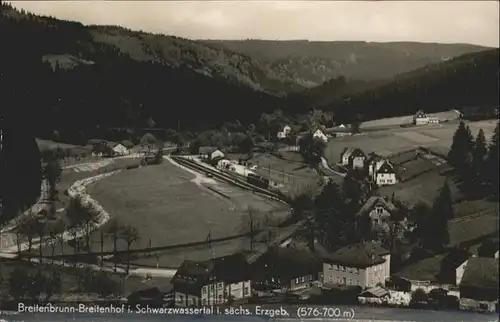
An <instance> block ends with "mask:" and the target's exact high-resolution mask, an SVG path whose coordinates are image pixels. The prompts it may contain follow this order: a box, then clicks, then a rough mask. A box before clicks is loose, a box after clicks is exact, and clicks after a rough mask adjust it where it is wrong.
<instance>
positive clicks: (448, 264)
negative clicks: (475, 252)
mask: <svg viewBox="0 0 500 322" xmlns="http://www.w3.org/2000/svg"><path fill="white" fill-rule="evenodd" d="M469 257H470V253H469V252H466V251H463V250H459V249H454V250H451V251H450V252H448V253H446V254H439V255H436V256H433V257H430V258H426V259H423V260H421V261H418V262H416V263H413V264H410V265H408V266H406V267H404V268H403V269H402V270H401V271H399V272H397V273H395V274H394V276H395V277H396V278H402V279H404V280H406V281H408V282H410V283H411V286H410V289H411V291H415V290H416V289H418V288H421V289H423V290H424V291H426V292H429V291H430V290H433V289H437V288H439V289H446V290H454V289H456V287H457V286H458V285H459V284H460V283H461V281H462V277H463V275H464V270H465V267H466V265H467V261H468V259H469Z"/></svg>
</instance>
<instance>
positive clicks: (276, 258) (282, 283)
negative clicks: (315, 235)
mask: <svg viewBox="0 0 500 322" xmlns="http://www.w3.org/2000/svg"><path fill="white" fill-rule="evenodd" d="M252 271H253V272H254V276H255V278H254V285H255V287H256V288H257V287H258V288H261V289H274V290H276V289H280V290H290V291H297V290H300V289H304V288H308V287H310V286H311V285H312V283H313V282H317V281H318V279H319V274H320V273H321V271H322V263H321V260H320V258H319V257H317V256H316V255H315V254H314V253H313V252H312V251H311V250H309V249H308V248H307V247H303V246H295V245H293V244H290V245H289V246H288V247H287V248H281V247H276V248H271V249H270V250H269V251H268V252H267V253H266V254H264V255H263V256H261V257H260V258H259V259H258V260H257V261H256V262H255V263H254V264H252Z"/></svg>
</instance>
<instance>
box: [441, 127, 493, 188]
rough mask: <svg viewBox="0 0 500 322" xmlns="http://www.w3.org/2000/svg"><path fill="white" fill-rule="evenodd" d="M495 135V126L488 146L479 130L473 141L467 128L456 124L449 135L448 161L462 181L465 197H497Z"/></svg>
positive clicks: (482, 132) (481, 131)
mask: <svg viewBox="0 0 500 322" xmlns="http://www.w3.org/2000/svg"><path fill="white" fill-rule="evenodd" d="M498 132H499V124H498V123H497V125H496V127H495V130H494V133H493V136H492V138H491V141H490V142H489V144H488V142H487V141H486V138H485V135H484V131H483V130H482V129H480V130H479V132H478V134H477V137H476V139H475V140H474V137H473V136H472V133H471V130H470V128H469V126H467V125H466V124H465V123H464V122H460V125H459V126H458V129H457V131H456V132H455V134H454V136H453V143H452V145H451V149H450V151H449V153H448V162H449V164H450V165H451V166H452V167H453V168H454V169H455V170H456V172H457V174H458V175H459V176H460V178H461V179H462V181H463V186H464V188H465V189H464V191H465V192H466V193H467V194H468V195H469V196H473V197H484V196H485V195H488V194H489V195H492V196H496V197H497V198H498V175H499V174H498V148H499V145H498Z"/></svg>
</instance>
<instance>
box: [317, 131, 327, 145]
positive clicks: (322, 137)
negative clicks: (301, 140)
mask: <svg viewBox="0 0 500 322" xmlns="http://www.w3.org/2000/svg"><path fill="white" fill-rule="evenodd" d="M313 138H315V139H319V140H321V141H323V142H325V143H326V142H328V137H327V136H326V135H325V133H323V131H321V130H320V129H317V130H316V131H315V132H314V133H313Z"/></svg>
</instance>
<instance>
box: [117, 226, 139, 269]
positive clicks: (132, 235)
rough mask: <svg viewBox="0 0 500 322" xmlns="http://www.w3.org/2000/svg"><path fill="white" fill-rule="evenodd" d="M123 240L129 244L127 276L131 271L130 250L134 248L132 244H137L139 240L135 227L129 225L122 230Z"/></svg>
mask: <svg viewBox="0 0 500 322" xmlns="http://www.w3.org/2000/svg"><path fill="white" fill-rule="evenodd" d="M121 237H122V239H123V240H124V241H125V243H126V244H127V270H126V272H127V274H128V273H129V271H130V248H131V247H132V244H133V243H135V242H137V241H138V240H139V232H138V231H137V229H136V228H135V227H133V226H132V225H130V224H128V225H127V226H125V227H124V228H123V230H122V233H121Z"/></svg>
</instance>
